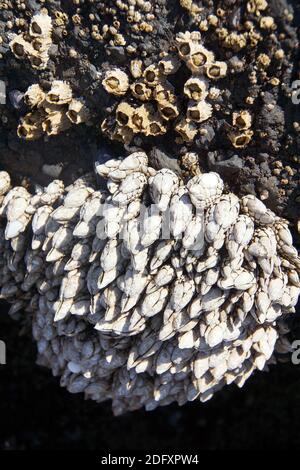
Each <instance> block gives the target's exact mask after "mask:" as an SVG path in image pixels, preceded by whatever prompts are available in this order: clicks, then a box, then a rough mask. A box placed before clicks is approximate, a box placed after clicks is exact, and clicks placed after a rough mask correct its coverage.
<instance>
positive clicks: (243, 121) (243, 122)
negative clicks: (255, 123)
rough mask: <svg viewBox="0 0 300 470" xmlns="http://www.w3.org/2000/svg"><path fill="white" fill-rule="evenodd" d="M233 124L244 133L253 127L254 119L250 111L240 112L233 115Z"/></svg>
mask: <svg viewBox="0 0 300 470" xmlns="http://www.w3.org/2000/svg"><path fill="white" fill-rule="evenodd" d="M232 124H233V125H234V126H236V127H238V128H239V129H240V130H242V131H244V130H247V129H249V128H250V127H251V124H252V117H251V114H250V113H249V111H247V110H244V111H239V112H236V111H235V112H234V113H233V114H232Z"/></svg>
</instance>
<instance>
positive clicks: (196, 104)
mask: <svg viewBox="0 0 300 470" xmlns="http://www.w3.org/2000/svg"><path fill="white" fill-rule="evenodd" d="M211 116H212V105H211V104H209V103H207V101H205V100H200V101H190V102H189V104H188V108H187V115H186V118H187V121H195V122H204V121H207V119H209V118H210V117H211Z"/></svg>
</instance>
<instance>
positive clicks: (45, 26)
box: [29, 14, 52, 38]
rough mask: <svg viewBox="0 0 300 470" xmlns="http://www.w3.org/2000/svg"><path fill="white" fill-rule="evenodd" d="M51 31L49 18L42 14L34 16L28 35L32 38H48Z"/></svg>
mask: <svg viewBox="0 0 300 470" xmlns="http://www.w3.org/2000/svg"><path fill="white" fill-rule="evenodd" d="M51 31H52V21H51V18H50V16H48V15H44V14H38V15H34V16H33V18H32V20H31V23H30V27H29V34H30V36H32V37H44V38H48V37H50V35H51Z"/></svg>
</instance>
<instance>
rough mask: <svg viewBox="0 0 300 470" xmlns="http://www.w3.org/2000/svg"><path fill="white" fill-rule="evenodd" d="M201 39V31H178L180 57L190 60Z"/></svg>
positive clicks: (177, 41)
mask: <svg viewBox="0 0 300 470" xmlns="http://www.w3.org/2000/svg"><path fill="white" fill-rule="evenodd" d="M200 41H201V33H200V31H193V32H189V31H186V32H185V33H178V34H177V36H176V46H177V50H178V54H179V57H180V58H181V59H183V60H185V61H186V60H188V58H189V56H190V54H192V53H193V51H194V50H195V47H196V46H198V45H199V43H200Z"/></svg>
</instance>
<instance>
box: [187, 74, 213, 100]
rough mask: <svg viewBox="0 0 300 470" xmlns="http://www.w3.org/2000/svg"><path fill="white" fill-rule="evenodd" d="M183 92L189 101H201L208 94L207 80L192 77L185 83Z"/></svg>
mask: <svg viewBox="0 0 300 470" xmlns="http://www.w3.org/2000/svg"><path fill="white" fill-rule="evenodd" d="M183 92H184V94H185V95H186V96H187V97H188V98H189V99H190V100H193V101H203V100H205V98H206V97H207V94H208V83H207V80H206V79H204V78H200V77H197V76H192V77H191V78H189V79H188V80H187V81H186V82H185V84H184V88H183Z"/></svg>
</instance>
